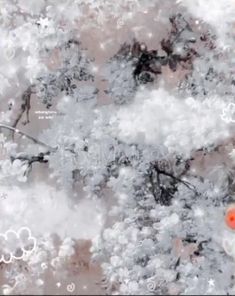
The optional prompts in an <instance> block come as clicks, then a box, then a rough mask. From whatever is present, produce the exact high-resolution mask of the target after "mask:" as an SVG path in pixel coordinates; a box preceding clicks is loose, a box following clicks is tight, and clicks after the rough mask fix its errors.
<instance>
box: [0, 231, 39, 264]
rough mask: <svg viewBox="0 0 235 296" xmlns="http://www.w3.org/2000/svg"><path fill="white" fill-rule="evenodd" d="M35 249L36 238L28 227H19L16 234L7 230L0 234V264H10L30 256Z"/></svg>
mask: <svg viewBox="0 0 235 296" xmlns="http://www.w3.org/2000/svg"><path fill="white" fill-rule="evenodd" d="M35 248H36V238H34V237H33V236H32V235H31V230H30V229H29V228H28V227H21V228H20V229H19V230H18V231H17V232H16V231H14V230H11V229H9V230H7V231H6V232H5V233H0V262H4V263H6V264H8V263H11V262H12V261H13V260H14V259H15V260H21V259H23V258H24V256H26V255H27V256H28V255H30V254H31V253H32V252H33V251H34V250H35Z"/></svg>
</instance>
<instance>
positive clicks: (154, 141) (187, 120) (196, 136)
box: [111, 89, 230, 157]
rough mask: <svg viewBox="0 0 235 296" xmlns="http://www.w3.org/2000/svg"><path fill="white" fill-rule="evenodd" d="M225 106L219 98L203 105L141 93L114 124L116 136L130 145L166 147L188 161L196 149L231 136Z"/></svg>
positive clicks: (161, 91)
mask: <svg viewBox="0 0 235 296" xmlns="http://www.w3.org/2000/svg"><path fill="white" fill-rule="evenodd" d="M224 106H226V103H225V102H224V101H223V100H222V99H221V98H219V97H216V96H215V97H208V98H206V99H205V100H204V101H200V100H197V99H194V98H193V97H189V98H186V99H184V98H177V97H175V96H173V95H171V94H169V93H168V92H167V91H166V90H164V89H158V90H153V91H145V92H139V93H138V94H137V96H136V98H135V100H134V102H133V103H132V104H130V105H127V106H124V107H121V108H120V109H119V111H118V112H117V114H116V115H114V116H113V117H112V119H111V121H112V123H113V125H114V126H116V129H115V128H114V133H116V134H117V136H118V137H119V138H120V139H121V140H123V141H126V142H127V143H145V144H149V145H155V146H158V145H164V146H165V147H166V148H167V149H168V151H169V152H171V153H175V154H177V153H179V154H182V155H184V156H186V157H187V156H189V155H190V153H191V152H192V151H193V150H194V149H199V148H201V147H203V146H204V147H205V146H208V145H211V144H213V143H216V142H217V141H219V140H223V139H226V138H227V137H228V136H229V134H230V126H229V124H227V123H226V122H225V121H223V120H222V118H221V110H223V107H224Z"/></svg>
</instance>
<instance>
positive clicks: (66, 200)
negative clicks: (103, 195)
mask: <svg viewBox="0 0 235 296" xmlns="http://www.w3.org/2000/svg"><path fill="white" fill-rule="evenodd" d="M0 192H5V193H6V194H7V198H6V199H4V200H0V215H1V218H2V222H1V224H0V232H2V233H4V232H5V231H6V230H8V229H17V228H19V225H22V226H23V225H25V226H28V227H30V229H31V231H32V233H33V235H34V236H35V237H36V238H38V237H40V236H44V235H47V234H52V233H56V234H58V235H59V236H60V238H61V239H64V238H66V237H72V238H74V239H90V238H92V237H94V236H95V235H97V234H98V233H99V231H100V229H101V228H102V226H103V218H104V216H103V214H104V208H103V206H102V204H101V202H100V203H99V201H94V200H91V199H83V200H77V201H76V200H74V199H73V198H71V197H69V196H68V195H67V194H66V193H65V192H64V191H62V190H60V191H59V190H58V191H57V190H56V189H54V188H53V187H50V186H48V185H46V184H42V183H37V184H36V185H31V186H28V187H27V188H20V187H17V186H13V187H12V188H11V189H9V187H4V186H1V191H0ZM72 199H73V200H72Z"/></svg>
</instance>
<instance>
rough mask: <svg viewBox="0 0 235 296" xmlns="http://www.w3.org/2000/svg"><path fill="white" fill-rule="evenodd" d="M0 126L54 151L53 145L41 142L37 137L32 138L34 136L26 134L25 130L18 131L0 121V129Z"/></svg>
mask: <svg viewBox="0 0 235 296" xmlns="http://www.w3.org/2000/svg"><path fill="white" fill-rule="evenodd" d="M1 128H5V129H8V130H10V131H13V132H14V133H17V134H20V135H21V136H25V137H26V138H28V139H30V140H31V141H33V142H34V143H36V144H39V145H41V146H44V147H46V148H48V149H50V150H52V151H55V150H56V148H53V147H51V146H50V145H47V144H46V143H43V142H42V141H40V140H38V139H36V138H34V137H32V136H30V135H28V134H26V133H25V132H22V131H20V130H19V129H17V128H14V127H12V126H9V125H6V124H1V123H0V129H1Z"/></svg>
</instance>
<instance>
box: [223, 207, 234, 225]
mask: <svg viewBox="0 0 235 296" xmlns="http://www.w3.org/2000/svg"><path fill="white" fill-rule="evenodd" d="M225 222H226V224H227V226H228V227H229V228H232V229H235V208H232V209H229V210H228V211H227V213H226V216H225Z"/></svg>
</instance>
